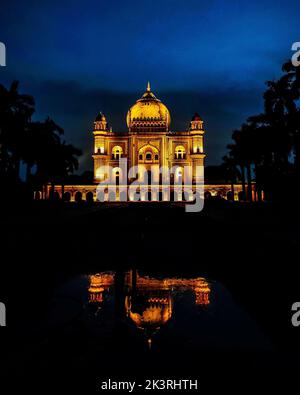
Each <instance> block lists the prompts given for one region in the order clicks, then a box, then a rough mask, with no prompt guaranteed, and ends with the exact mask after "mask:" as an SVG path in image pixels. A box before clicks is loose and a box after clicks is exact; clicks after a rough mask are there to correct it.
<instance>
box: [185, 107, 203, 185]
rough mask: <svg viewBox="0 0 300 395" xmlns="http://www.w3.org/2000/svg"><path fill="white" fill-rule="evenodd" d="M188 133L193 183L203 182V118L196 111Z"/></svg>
mask: <svg viewBox="0 0 300 395" xmlns="http://www.w3.org/2000/svg"><path fill="white" fill-rule="evenodd" d="M189 133H190V135H191V136H192V152H191V158H192V163H193V183H197V184H199V183H201V182H203V177H204V158H205V156H206V155H205V154H204V134H205V130H204V129H203V120H202V118H201V117H200V115H199V114H198V113H196V114H195V115H194V116H193V118H192V120H191V122H190V127H189Z"/></svg>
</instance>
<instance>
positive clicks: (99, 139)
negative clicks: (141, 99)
mask: <svg viewBox="0 0 300 395" xmlns="http://www.w3.org/2000/svg"><path fill="white" fill-rule="evenodd" d="M93 134H94V154H93V159H94V182H99V181H102V180H103V179H104V178H105V171H104V166H105V165H106V163H107V148H108V142H107V136H108V135H109V134H110V130H109V129H108V126H107V121H106V117H105V115H104V114H102V112H99V114H98V115H97V117H96V119H95V121H94V130H93Z"/></svg>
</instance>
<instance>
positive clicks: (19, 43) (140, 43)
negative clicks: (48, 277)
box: [0, 0, 300, 170]
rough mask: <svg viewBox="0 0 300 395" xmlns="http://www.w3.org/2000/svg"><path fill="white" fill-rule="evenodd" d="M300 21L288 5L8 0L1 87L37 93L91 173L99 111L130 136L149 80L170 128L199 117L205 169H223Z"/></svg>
mask: <svg viewBox="0 0 300 395" xmlns="http://www.w3.org/2000/svg"><path fill="white" fill-rule="evenodd" d="M299 15H300V2H299V1H298V2H297V1H291V0H286V1H278V0H277V1H276V0H273V1H269V0H261V1H257V2H256V1H252V2H249V1H237V0H236V1H233V0H226V1H221V0H207V1H201V0H197V1H195V0H185V1H182V0H161V1H157V0H156V1H150V0H139V1H130V0H128V1H117V0H110V1H102V0H98V1H89V0H86V1H76V0H73V1H57V0H53V1H51V2H50V1H43V2H41V1H33V0H29V1H22V2H21V1H13V0H12V1H10V2H9V3H8V4H3V5H1V15H0V41H2V42H4V43H5V44H6V47H7V66H6V67H1V68H0V83H4V84H5V85H8V84H9V83H10V82H11V81H12V80H13V79H17V80H19V81H20V84H21V91H23V92H26V93H30V94H33V95H34V97H35V99H36V104H37V105H36V108H37V113H36V118H37V119H41V118H44V117H46V116H47V115H50V116H51V117H52V118H53V119H54V120H55V121H56V122H58V123H59V124H60V125H61V126H62V127H63V128H64V129H65V135H66V139H67V140H68V141H70V142H72V143H74V144H75V145H77V146H79V147H81V148H82V149H83V150H84V152H85V154H84V156H83V157H82V159H81V162H82V168H81V170H85V169H87V168H91V160H90V153H91V147H92V135H91V133H90V131H91V126H92V121H93V118H94V117H95V116H96V114H97V112H98V111H99V110H102V111H104V112H105V113H106V115H107V118H108V120H109V122H110V124H111V125H112V127H113V129H114V130H116V131H118V130H120V131H124V130H126V124H125V115H126V112H127V110H128V108H129V106H130V105H132V104H133V102H134V101H135V100H136V99H137V98H138V97H139V96H140V95H141V94H142V92H143V91H144V89H145V86H146V83H147V81H148V80H150V82H151V85H152V88H153V91H154V92H155V93H156V95H157V96H158V97H159V98H161V99H162V100H163V101H164V102H165V104H166V105H167V106H168V107H169V109H170V111H171V116H172V129H173V130H176V129H180V130H182V129H185V128H186V127H187V125H188V122H189V120H190V118H191V116H192V115H193V113H194V112H195V111H197V112H199V113H200V114H201V116H202V117H203V119H204V121H205V126H206V129H207V135H206V150H207V162H208V164H217V163H220V162H221V158H222V156H223V155H224V154H225V153H226V144H228V143H229V142H230V136H231V132H232V130H233V129H235V128H237V127H239V126H240V124H241V123H242V122H243V121H244V120H245V119H246V118H247V116H249V115H253V114H256V113H258V112H260V111H261V110H262V93H263V91H264V88H265V86H264V82H265V81H266V80H268V79H274V78H277V77H278V76H280V72H281V65H282V63H283V62H284V61H285V60H287V59H288V58H290V57H291V54H292V52H291V45H292V43H293V42H295V41H300V29H299Z"/></svg>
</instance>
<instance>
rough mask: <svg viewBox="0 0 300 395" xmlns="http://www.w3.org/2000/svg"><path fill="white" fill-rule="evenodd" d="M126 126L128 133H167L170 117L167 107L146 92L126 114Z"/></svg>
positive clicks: (148, 88) (149, 90) (149, 89)
mask: <svg viewBox="0 0 300 395" xmlns="http://www.w3.org/2000/svg"><path fill="white" fill-rule="evenodd" d="M126 120H127V126H128V128H129V130H130V131H139V132H143V131H144V132H152V131H157V132H161V131H168V129H169V126H170V122H171V117H170V112H169V110H168V109H167V107H166V106H165V105H164V104H163V103H162V102H161V101H160V100H159V99H157V98H156V97H155V95H154V94H153V93H152V92H151V88H150V84H149V82H148V86H147V90H146V92H145V93H144V94H143V96H142V97H141V98H140V99H139V100H137V101H136V103H135V104H134V105H133V106H132V107H131V108H130V110H129V111H128V113H127V119H126Z"/></svg>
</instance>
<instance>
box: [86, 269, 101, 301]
mask: <svg viewBox="0 0 300 395" xmlns="http://www.w3.org/2000/svg"><path fill="white" fill-rule="evenodd" d="M103 291H104V288H103V281H102V277H101V274H94V275H92V276H90V287H89V302H90V303H101V302H102V301H103Z"/></svg>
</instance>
